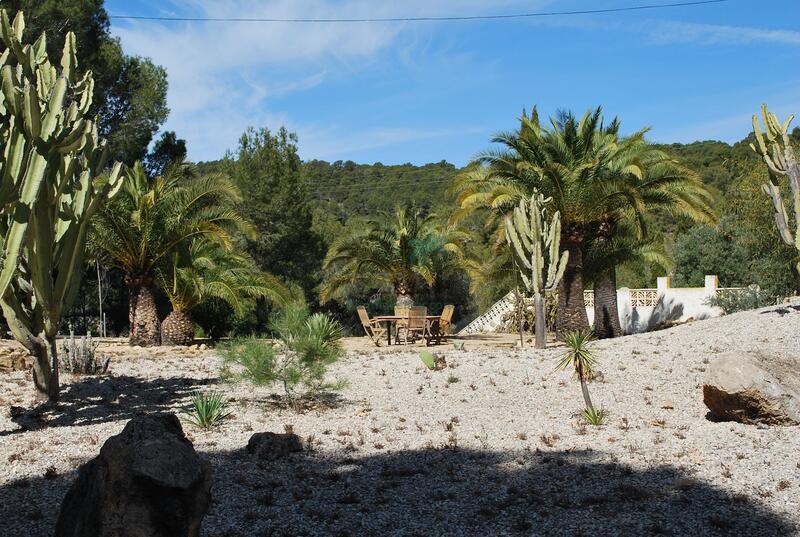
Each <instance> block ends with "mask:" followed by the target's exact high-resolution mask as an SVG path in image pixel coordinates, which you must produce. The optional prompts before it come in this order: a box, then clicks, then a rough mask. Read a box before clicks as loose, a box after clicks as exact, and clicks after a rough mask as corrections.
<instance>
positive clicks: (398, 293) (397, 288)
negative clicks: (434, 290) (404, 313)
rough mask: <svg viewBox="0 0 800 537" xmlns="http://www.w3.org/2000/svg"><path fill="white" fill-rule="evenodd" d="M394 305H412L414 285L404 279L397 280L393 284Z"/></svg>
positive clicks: (408, 306) (404, 306)
mask: <svg viewBox="0 0 800 537" xmlns="http://www.w3.org/2000/svg"><path fill="white" fill-rule="evenodd" d="M394 295H395V297H396V298H395V306H397V307H401V308H410V307H411V306H413V305H414V285H413V284H410V283H408V282H406V281H402V280H401V281H397V282H395V284H394Z"/></svg>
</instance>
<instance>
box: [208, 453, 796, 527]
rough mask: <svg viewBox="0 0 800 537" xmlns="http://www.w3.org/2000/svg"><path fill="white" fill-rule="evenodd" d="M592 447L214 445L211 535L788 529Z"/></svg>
mask: <svg viewBox="0 0 800 537" xmlns="http://www.w3.org/2000/svg"><path fill="white" fill-rule="evenodd" d="M596 455H597V454H596V453H592V452H564V451H549V452H519V453H515V454H510V453H495V452H486V451H465V450H458V449H456V450H451V449H447V448H442V449H430V450H422V451H406V452H398V453H387V454H386V455H375V456H367V457H358V455H357V453H353V455H352V457H346V458H327V457H322V456H318V455H315V454H314V453H310V454H305V455H300V456H295V457H293V458H290V459H283V460H280V461H276V462H265V461H258V460H255V459H254V458H253V457H252V456H250V455H248V454H246V453H244V452H234V453H219V454H205V456H206V457H207V458H209V459H210V460H211V461H212V463H213V466H214V483H215V485H214V487H215V488H214V490H215V494H214V497H215V500H214V504H213V507H212V511H211V512H210V513H209V515H207V517H206V520H205V522H204V525H203V526H204V529H205V531H204V534H205V535H207V536H209V537H238V536H242V537H244V536H250V535H272V536H287V537H288V536H296V535H332V536H361V535H397V536H428V535H447V536H453V537H455V536H465V535H469V536H473V535H474V536H491V535H547V536H550V535H553V536H555V535H566V536H581V535H585V536H601V535H603V536H605V535H609V536H611V535H615V536H616V535H626V536H642V535H687V536H693V537H694V536H700V535H702V536H705V535H759V536H765V537H766V536H778V535H788V534H790V533H791V532H792V531H794V529H795V528H794V526H793V525H792V524H791V523H790V522H789V521H787V520H785V519H783V518H782V517H781V516H780V515H778V514H776V513H773V512H771V511H769V510H767V509H765V508H764V507H763V506H761V505H759V504H758V503H757V502H755V501H753V500H752V499H751V498H748V497H746V496H731V495H729V494H728V493H726V492H725V491H723V490H721V489H719V488H717V487H715V486H713V485H711V484H708V483H705V482H702V481H699V480H695V479H693V478H691V476H689V475H688V474H687V473H685V472H684V471H682V470H680V469H677V468H675V467H671V466H658V467H654V468H651V469H648V470H646V471H639V470H634V469H632V468H631V467H629V466H627V465H622V464H616V463H609V462H600V461H598V460H597V459H596Z"/></svg>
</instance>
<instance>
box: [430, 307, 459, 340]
mask: <svg viewBox="0 0 800 537" xmlns="http://www.w3.org/2000/svg"><path fill="white" fill-rule="evenodd" d="M455 310H456V307H455V306H454V305H452V304H447V305H446V306H445V307H444V309H443V310H442V315H441V316H440V317H439V319H438V320H436V321H435V322H434V323H433V325H432V326H431V336H432V337H433V338H434V339H435V340H436V344H437V345H438V344H439V343H441V342H442V340H446V339H447V334H449V333H450V328H451V327H452V326H453V313H454V312H455Z"/></svg>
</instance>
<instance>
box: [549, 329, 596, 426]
mask: <svg viewBox="0 0 800 537" xmlns="http://www.w3.org/2000/svg"><path fill="white" fill-rule="evenodd" d="M591 339H592V332H591V330H575V331H572V332H567V333H566V334H564V343H565V344H566V346H567V352H565V353H564V354H563V355H562V356H561V357H560V358H559V361H558V366H557V368H558V369H567V368H568V367H570V366H572V368H574V369H575V374H576V375H577V376H578V380H579V381H580V383H581V392H583V401H584V403H585V404H586V412H590V413H593V414H594V413H596V412H597V411H596V410H595V408H594V405H593V404H592V398H591V397H590V396H589V387H588V386H587V384H586V382H587V380H588V379H590V378H591V377H592V374H593V373H594V368H595V366H596V365H597V358H596V357H595V354H594V351H593V350H592V349H591V348H590V347H589V342H590V341H591Z"/></svg>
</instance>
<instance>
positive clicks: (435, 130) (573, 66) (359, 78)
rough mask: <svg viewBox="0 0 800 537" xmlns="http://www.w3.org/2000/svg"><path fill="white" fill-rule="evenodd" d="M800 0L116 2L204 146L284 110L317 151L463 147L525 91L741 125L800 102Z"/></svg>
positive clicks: (523, 101) (658, 131)
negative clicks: (178, 19) (694, 1)
mask: <svg viewBox="0 0 800 537" xmlns="http://www.w3.org/2000/svg"><path fill="white" fill-rule="evenodd" d="M646 3H654V0H592V1H589V0H552V1H546V0H533V1H531V0H528V1H515V0H497V1H481V0H426V1H423V0H405V1H403V2H395V1H381V0H261V1H258V0H225V1H224V2H220V1H219V0H136V1H133V0H106V9H107V11H108V12H109V13H110V14H112V15H114V14H128V15H154V16H187V17H274V18H292V17H303V18H334V17H335V18H341V17H397V16H447V15H473V14H499V13H515V12H531V11H547V10H551V11H552V10H558V11H563V10H570V9H596V8H602V7H620V6H635V5H642V4H646ZM798 20H800V0H771V1H769V0H765V1H758V2H757V1H755V0H729V1H728V2H727V3H722V4H711V5H705V6H696V7H681V8H670V9H662V10H648V11H636V12H628V13H614V14H604V15H599V14H598V15H580V16H558V17H549V18H538V19H527V20H512V21H508V20H506V21H493V22H449V23H444V22H435V23H432V22H424V23H380V24H359V23H350V24H328V25H324V24H306V25H298V24H285V23H280V24H276V23H250V22H247V23H213V22H191V23H174V22H171V23H166V22H151V21H128V20H120V19H116V20H112V32H113V33H114V34H115V35H117V36H119V37H120V38H121V40H122V43H123V47H124V48H125V50H126V51H127V52H128V53H133V54H140V55H144V56H149V57H151V58H152V59H153V60H154V61H156V62H157V63H159V64H161V65H164V66H165V67H166V68H167V73H168V77H169V82H170V90H169V96H168V100H169V106H170V108H171V110H172V113H171V115H170V118H169V120H168V121H167V124H166V125H165V129H168V130H175V131H176V132H177V133H178V135H179V136H180V137H182V138H185V139H186V140H187V141H188V146H189V157H190V158H191V159H193V160H198V161H199V160H211V159H216V158H220V157H221V156H222V155H223V154H224V153H225V151H226V150H227V149H233V148H235V147H236V144H237V140H238V138H239V136H240V135H241V133H242V132H243V131H244V129H245V128H246V127H247V126H248V125H252V126H255V127H269V128H270V129H277V128H279V127H280V126H281V125H285V126H286V127H287V128H288V129H290V130H292V131H294V132H296V133H297V134H298V136H299V138H300V143H299V147H300V154H301V156H302V157H303V158H304V159H312V158H319V159H325V160H330V161H333V160H348V159H349V160H354V161H356V162H369V163H371V162H376V161H380V162H383V163H384V164H396V163H403V162H412V163H416V164H421V163H425V162H437V161H440V160H448V161H450V162H453V163H455V164H457V165H463V164H465V163H466V162H468V161H469V160H470V158H472V157H473V156H474V155H475V154H476V153H478V152H480V151H481V150H483V149H486V148H487V147H488V144H489V139H490V138H491V136H492V135H493V134H494V133H496V132H498V131H502V130H509V129H513V128H514V127H515V126H516V121H515V118H517V117H518V116H519V115H520V113H521V111H522V109H523V108H528V109H530V107H531V106H532V105H534V104H535V105H537V106H538V107H539V110H540V113H542V114H552V113H553V112H555V111H556V110H557V109H559V108H569V109H572V110H575V111H576V112H582V111H584V110H586V109H587V108H589V107H592V106H597V105H602V106H603V107H604V109H605V111H606V114H607V115H608V116H613V115H617V116H619V117H620V119H621V120H622V125H623V130H626V131H633V130H636V129H638V128H641V127H643V126H648V125H649V126H651V127H652V131H651V135H650V137H651V139H652V140H654V141H658V142H673V141H674V142H691V141H695V140H707V139H715V140H723V141H727V142H734V141H736V140H739V139H741V138H743V137H744V136H745V135H746V134H747V132H748V129H749V125H750V116H751V115H752V114H753V113H755V112H757V111H758V107H759V106H760V104H761V103H762V102H767V103H768V104H769V105H770V108H771V109H773V110H774V111H775V112H776V113H778V114H779V115H780V116H785V115H787V114H789V113H798V114H799V115H800V31H798V25H797V22H798Z"/></svg>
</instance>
